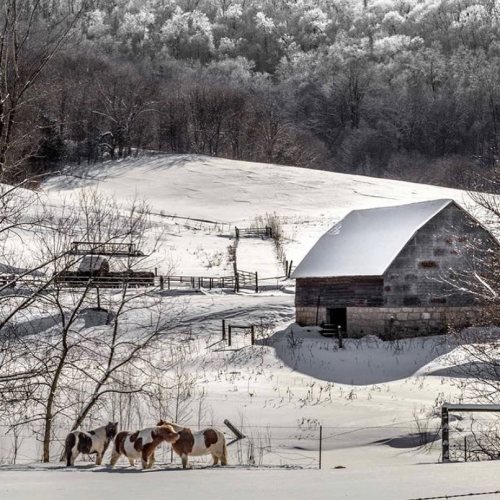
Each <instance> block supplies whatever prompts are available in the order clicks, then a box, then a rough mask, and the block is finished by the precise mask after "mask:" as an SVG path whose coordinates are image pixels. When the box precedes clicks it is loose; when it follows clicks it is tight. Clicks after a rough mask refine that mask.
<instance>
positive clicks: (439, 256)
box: [383, 204, 498, 307]
mask: <svg viewBox="0 0 500 500" xmlns="http://www.w3.org/2000/svg"><path fill="white" fill-rule="evenodd" d="M495 246H496V247H497V248H498V246H497V245H496V243H495V242H494V240H493V238H492V237H491V236H490V234H489V233H488V232H487V231H485V230H484V228H482V227H481V226H480V225H479V224H478V223H477V222H476V221H475V220H474V219H473V218H472V217H470V216H469V215H468V214H467V213H466V212H464V211H463V210H461V209H460V208H458V207H457V206H456V205H454V204H451V205H449V206H448V207H446V208H445V209H444V210H442V211H441V212H440V213H439V214H437V215H436V216H435V217H434V218H432V219H431V220H430V221H429V222H428V223H427V224H425V225H424V226H423V227H422V228H420V229H419V230H418V231H417V232H416V234H415V235H414V236H413V238H411V239H410V241H409V242H408V243H407V244H406V245H405V247H404V248H403V250H402V251H401V252H400V254H399V255H398V256H397V257H396V258H395V260H394V262H393V263H392V264H391V265H390V267H389V268H388V269H387V271H386V272H385V274H384V286H383V299H384V300H383V305H384V306H386V307H424V306H436V307H437V306H453V307H457V306H470V305H473V304H474V303H475V299H474V296H473V295H472V294H471V293H468V292H467V291H465V290H458V289H457V287H454V286H451V285H449V284H447V280H449V278H450V277H451V276H452V274H453V273H454V272H455V271H459V272H461V273H467V270H468V268H470V265H471V262H472V261H474V262H477V255H476V258H474V259H473V258H472V252H476V254H477V253H478V252H479V253H484V256H483V258H487V257H486V254H485V252H486V251H487V249H488V248H492V247H495Z"/></svg>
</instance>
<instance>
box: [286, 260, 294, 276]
mask: <svg viewBox="0 0 500 500" xmlns="http://www.w3.org/2000/svg"><path fill="white" fill-rule="evenodd" d="M292 264H293V260H291V261H290V262H289V263H288V274H287V278H289V277H290V276H291V275H292Z"/></svg>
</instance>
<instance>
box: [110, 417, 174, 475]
mask: <svg viewBox="0 0 500 500" xmlns="http://www.w3.org/2000/svg"><path fill="white" fill-rule="evenodd" d="M178 439H179V434H177V432H176V431H175V430H174V429H173V427H172V426H170V425H158V426H156V427H147V428H146V429H142V430H140V431H136V432H129V431H122V432H119V433H118V434H117V436H116V438H115V444H114V446H113V454H112V455H111V463H110V465H111V467H114V466H115V464H116V462H117V461H118V459H119V458H120V457H121V456H122V455H125V456H126V457H127V458H128V461H129V462H130V465H132V466H134V464H135V459H136V458H140V459H141V460H142V468H143V469H150V468H151V467H152V466H153V464H154V463H155V449H156V448H157V447H158V445H160V444H161V443H163V442H164V441H166V442H167V443H175V442H176V441H177V440H178Z"/></svg>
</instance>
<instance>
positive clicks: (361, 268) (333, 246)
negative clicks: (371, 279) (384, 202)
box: [292, 200, 454, 278]
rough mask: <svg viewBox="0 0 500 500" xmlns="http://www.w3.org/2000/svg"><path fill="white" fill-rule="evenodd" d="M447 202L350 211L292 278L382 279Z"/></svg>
mask: <svg viewBox="0 0 500 500" xmlns="http://www.w3.org/2000/svg"><path fill="white" fill-rule="evenodd" d="M450 203H454V202H453V200H432V201H424V202H420V203H410V204H408V205H398V206H394V207H382V208H370V209H365V210H353V211H352V212H349V213H348V214H347V215H346V216H345V217H344V218H343V219H342V220H341V221H340V222H338V223H337V224H335V226H333V227H332V228H331V229H329V230H328V231H327V232H326V233H325V234H324V235H323V236H322V237H321V238H320V239H319V240H318V242H317V243H316V244H315V245H314V246H313V248H312V249H311V250H310V251H309V253H308V254H307V255H306V256H305V257H304V259H303V260H302V262H301V263H300V264H299V265H298V266H297V268H296V269H295V271H294V272H293V274H292V278H324V277H335V276H381V275H383V274H384V272H385V271H386V269H387V268H388V267H389V266H390V264H391V263H392V261H393V260H394V259H395V258H396V257H397V255H398V254H399V253H400V252H401V250H402V249H403V247H404V246H405V245H406V243H408V241H409V240H410V239H411V237H412V236H413V235H414V234H415V232H416V231H418V230H419V229H420V228H421V227H422V226H423V225H425V224H426V223H427V222H428V221H429V220H430V219H432V218H433V217H434V216H435V215H437V214H438V213H439V212H441V210H443V209H444V208H445V207H447V206H448V205H449V204H450Z"/></svg>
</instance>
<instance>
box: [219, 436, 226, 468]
mask: <svg viewBox="0 0 500 500" xmlns="http://www.w3.org/2000/svg"><path fill="white" fill-rule="evenodd" d="M220 464H221V465H227V445H226V441H224V442H223V443H222V455H221V456H220Z"/></svg>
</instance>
